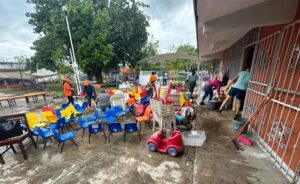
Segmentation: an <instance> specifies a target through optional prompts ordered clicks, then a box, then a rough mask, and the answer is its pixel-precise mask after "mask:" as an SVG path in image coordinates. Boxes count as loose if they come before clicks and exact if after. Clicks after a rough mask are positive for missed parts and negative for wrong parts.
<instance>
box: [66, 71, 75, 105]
mask: <svg viewBox="0 0 300 184" xmlns="http://www.w3.org/2000/svg"><path fill="white" fill-rule="evenodd" d="M63 86H64V95H65V97H67V98H68V101H69V102H68V105H70V104H72V105H74V98H73V95H72V93H73V91H74V89H73V88H72V84H71V80H70V78H69V77H65V78H64V79H63Z"/></svg>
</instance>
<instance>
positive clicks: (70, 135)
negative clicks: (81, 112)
mask: <svg viewBox="0 0 300 184" xmlns="http://www.w3.org/2000/svg"><path fill="white" fill-rule="evenodd" d="M53 134H54V136H55V137H56V139H57V140H58V146H59V145H60V144H61V143H62V146H61V150H60V153H62V151H63V149H64V146H65V142H66V141H71V142H72V143H73V144H74V145H75V146H77V147H78V144H77V143H76V142H75V140H74V138H76V134H75V132H67V133H64V134H60V133H59V130H58V129H54V130H53Z"/></svg>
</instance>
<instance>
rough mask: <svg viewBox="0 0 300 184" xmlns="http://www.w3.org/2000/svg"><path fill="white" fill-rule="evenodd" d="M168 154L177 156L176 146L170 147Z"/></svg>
mask: <svg viewBox="0 0 300 184" xmlns="http://www.w3.org/2000/svg"><path fill="white" fill-rule="evenodd" d="M168 154H169V155H170V156H172V157H176V156H177V150H176V149H175V148H169V149H168Z"/></svg>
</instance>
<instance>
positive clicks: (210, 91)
mask: <svg viewBox="0 0 300 184" xmlns="http://www.w3.org/2000/svg"><path fill="white" fill-rule="evenodd" d="M213 87H215V88H216V90H217V93H218V97H219V99H220V91H221V87H222V82H221V81H219V80H217V79H213V80H208V81H207V82H206V83H205V85H204V96H203V97H202V101H201V103H200V105H205V103H204V100H205V99H206V97H207V96H208V95H209V100H212V98H213V95H214V94H213V89H212V88H213Z"/></svg>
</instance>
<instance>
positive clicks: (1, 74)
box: [0, 71, 33, 79]
mask: <svg viewBox="0 0 300 184" xmlns="http://www.w3.org/2000/svg"><path fill="white" fill-rule="evenodd" d="M22 76H23V79H32V78H33V76H32V75H30V74H26V73H24V72H22ZM1 78H2V79H3V78H10V79H21V75H20V72H19V71H15V72H7V71H1V72H0V79H1Z"/></svg>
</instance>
